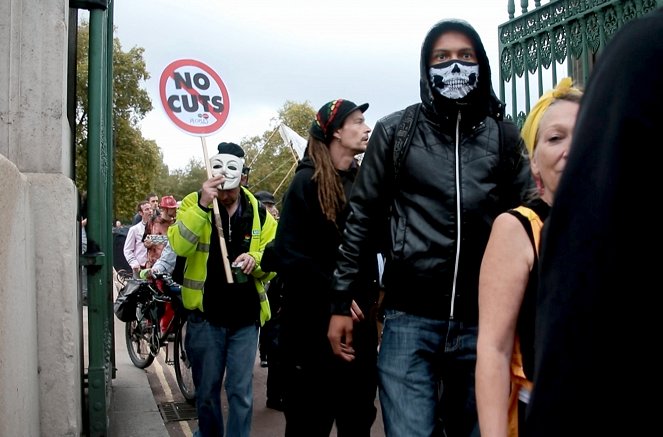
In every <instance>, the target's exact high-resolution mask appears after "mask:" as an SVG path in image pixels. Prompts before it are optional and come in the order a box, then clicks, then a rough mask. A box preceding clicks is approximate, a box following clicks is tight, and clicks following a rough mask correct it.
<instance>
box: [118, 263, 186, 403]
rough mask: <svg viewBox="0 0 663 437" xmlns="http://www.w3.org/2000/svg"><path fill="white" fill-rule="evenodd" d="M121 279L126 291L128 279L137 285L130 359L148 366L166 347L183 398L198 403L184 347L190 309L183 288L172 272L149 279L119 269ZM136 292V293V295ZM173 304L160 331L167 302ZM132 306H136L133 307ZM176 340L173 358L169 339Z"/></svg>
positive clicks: (129, 325) (129, 327)
mask: <svg viewBox="0 0 663 437" xmlns="http://www.w3.org/2000/svg"><path fill="white" fill-rule="evenodd" d="M117 279H118V282H119V283H120V284H121V285H122V287H123V290H124V289H125V286H126V285H127V284H128V282H129V281H135V284H133V285H134V286H135V287H137V289H136V291H135V292H134V293H132V299H133V300H135V317H130V318H131V319H133V320H130V321H126V322H125V339H126V344H127V351H128V352H129V358H130V359H131V362H132V363H133V364H134V366H136V367H138V368H139V369H145V368H147V367H149V366H150V365H151V364H152V363H153V362H154V359H155V358H156V356H157V355H158V354H159V351H160V350H161V348H162V347H164V348H165V349H166V364H168V365H172V366H174V367H175V379H176V380H177V385H178V387H179V389H180V391H181V392H182V395H183V396H184V399H185V400H186V401H187V402H188V403H190V404H193V403H194V402H195V387H194V384H193V377H192V375H191V364H190V362H189V360H188V358H187V354H186V350H185V348H184V338H185V336H186V319H187V311H186V309H185V308H184V306H183V305H182V301H181V287H180V286H179V284H177V283H176V282H174V281H173V280H172V278H171V277H170V275H169V274H167V273H166V274H157V275H154V277H151V278H149V279H134V278H133V277H132V274H131V272H126V271H119V272H118V275H117ZM134 294H135V296H134ZM168 303H170V304H171V305H172V306H173V310H174V315H173V317H172V318H171V320H170V321H169V323H168V326H167V327H166V329H165V330H164V332H163V333H162V332H161V323H160V322H161V320H162V318H163V317H164V315H166V316H167V314H168V313H167V311H166V310H167V305H166V304H168ZM131 309H133V307H132V308H131ZM171 341H172V342H173V357H172V358H171V357H170V353H169V347H168V344H169V342H171Z"/></svg>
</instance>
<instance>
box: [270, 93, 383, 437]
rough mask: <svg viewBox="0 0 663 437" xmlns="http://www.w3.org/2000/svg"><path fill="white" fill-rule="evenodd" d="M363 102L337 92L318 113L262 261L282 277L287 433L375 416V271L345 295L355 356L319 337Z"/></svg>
mask: <svg viewBox="0 0 663 437" xmlns="http://www.w3.org/2000/svg"><path fill="white" fill-rule="evenodd" d="M367 108H368V103H364V104H363V105H356V104H355V103H353V102H351V101H350V100H345V99H336V100H332V101H330V102H328V103H325V104H324V105H323V106H322V107H321V108H320V110H319V111H318V112H317V114H316V117H315V120H314V121H313V122H312V124H311V128H310V130H309V138H308V146H307V149H306V152H305V157H304V158H303V159H302V160H301V162H300V163H299V165H298V166H297V170H296V172H295V175H294V177H293V179H292V182H291V183H290V186H289V187H288V190H287V192H286V194H285V197H284V200H283V208H282V210H281V218H280V220H279V226H278V230H277V233H276V238H275V239H274V243H273V245H270V247H268V248H267V250H266V251H265V258H264V263H265V264H264V265H265V268H268V269H269V270H275V271H276V272H277V273H278V277H279V278H280V279H281V280H282V281H283V300H282V302H281V304H282V305H281V307H282V308H281V331H280V335H279V342H280V347H281V352H282V357H283V365H284V372H285V383H284V393H283V399H284V403H283V406H284V413H285V418H286V429H285V435H286V436H287V437H299V436H302V437H304V436H305V437H321V436H329V434H330V432H331V430H332V427H333V425H334V421H336V429H337V435H338V436H339V437H346V436H355V437H357V436H364V437H369V436H370V430H371V426H372V425H373V422H374V420H375V417H376V408H375V405H374V401H375V396H376V392H377V375H376V368H375V359H376V354H377V351H376V349H377V333H376V330H375V325H374V324H373V323H371V321H370V320H368V317H367V316H365V315H367V314H368V313H369V311H370V309H371V307H372V306H373V304H374V303H375V301H376V300H377V287H375V286H374V284H372V283H371V280H372V279H375V276H371V278H370V279H367V280H366V282H362V286H361V287H357V292H356V293H355V294H354V295H353V296H352V297H353V301H352V311H353V314H354V322H355V323H356V324H357V328H356V329H357V333H356V336H355V348H356V351H357V359H356V360H355V361H354V362H352V363H348V362H345V361H342V360H339V359H338V358H336V357H335V356H334V355H333V353H332V350H331V347H330V344H329V341H328V340H327V327H328V325H329V316H330V313H329V305H330V301H329V286H330V281H331V275H332V272H333V270H334V266H335V261H336V251H337V249H338V245H339V243H340V242H341V236H342V233H343V229H344V228H345V219H346V217H347V214H348V212H349V209H348V206H347V199H348V196H349V194H350V190H351V189H352V186H353V183H354V180H355V178H356V175H357V171H358V170H359V166H358V163H357V160H356V156H357V155H358V154H361V153H363V152H364V151H365V150H366V145H367V143H368V138H369V133H370V131H371V129H370V127H368V125H367V124H366V121H365V118H364V111H366V109H367ZM360 173H361V172H360ZM370 261H372V262H375V255H374V254H373V255H372V256H371V257H370ZM372 287H373V288H375V293H372V292H371V291H372Z"/></svg>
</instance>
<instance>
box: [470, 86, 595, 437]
mask: <svg viewBox="0 0 663 437" xmlns="http://www.w3.org/2000/svg"><path fill="white" fill-rule="evenodd" d="M581 97H582V92H581V91H580V90H579V89H578V88H576V87H573V86H572V80H571V78H568V77H567V78H564V79H562V80H561V81H560V83H559V84H558V85H557V86H556V87H555V89H553V90H551V91H549V92H547V93H545V94H544V95H543V96H541V98H540V99H539V101H538V102H537V103H536V105H535V106H534V108H532V110H531V111H530V113H529V115H528V117H527V119H526V120H525V123H524V125H523V128H522V131H521V134H522V136H523V139H524V141H525V146H526V147H527V152H528V154H529V158H530V167H531V171H532V176H533V178H534V181H535V183H536V187H537V192H536V193H533V195H532V196H531V197H532V198H531V200H530V201H528V202H526V204H524V205H522V206H520V207H518V208H515V209H512V210H509V211H507V212H505V213H502V214H500V215H499V216H498V217H497V218H496V219H495V222H494V223H493V227H492V230H491V234H490V239H489V240H488V245H487V246H486V251H485V253H484V256H483V261H482V264H481V272H480V276H479V337H478V343H477V367H476V396H477V408H478V413H479V427H480V430H481V436H482V437H486V436H488V437H495V436H502V437H504V436H511V437H512V436H517V435H518V429H519V428H521V427H522V424H523V423H524V411H525V410H524V407H525V406H526V404H527V402H528V400H529V393H530V391H531V388H532V383H531V380H532V376H533V371H532V370H533V369H532V367H533V360H534V352H533V345H534V314H535V304H536V289H537V287H538V280H537V277H538V268H537V264H538V248H539V239H540V233H541V228H542V226H543V222H544V221H545V219H546V217H547V216H548V212H549V211H550V207H551V206H552V203H553V199H554V196H555V191H556V190H557V185H558V183H559V179H560V177H561V175H562V171H563V170H564V166H565V165H566V160H567V156H568V153H569V146H570V145H571V140H572V138H573V130H574V127H575V122H576V117H577V114H578V108H579V106H580V99H581ZM521 429H522V428H521Z"/></svg>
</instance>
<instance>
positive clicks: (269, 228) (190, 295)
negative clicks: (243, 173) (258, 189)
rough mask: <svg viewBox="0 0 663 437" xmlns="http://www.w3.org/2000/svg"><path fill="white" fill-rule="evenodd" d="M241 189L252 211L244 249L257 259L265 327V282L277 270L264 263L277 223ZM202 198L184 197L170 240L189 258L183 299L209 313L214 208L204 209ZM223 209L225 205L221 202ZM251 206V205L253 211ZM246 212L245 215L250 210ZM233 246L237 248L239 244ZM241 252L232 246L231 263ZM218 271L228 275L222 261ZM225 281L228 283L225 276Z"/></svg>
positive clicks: (256, 279)
mask: <svg viewBox="0 0 663 437" xmlns="http://www.w3.org/2000/svg"><path fill="white" fill-rule="evenodd" d="M241 190H242V192H241V193H240V202H241V205H242V207H243V209H245V210H246V211H252V226H251V234H250V236H249V235H246V239H249V238H250V242H249V244H248V248H247V249H248V251H247V250H243V252H248V254H249V255H250V256H251V257H253V258H254V259H255V260H256V267H255V269H254V270H253V272H251V277H252V279H253V284H254V285H255V290H256V292H257V293H258V297H259V301H260V325H261V326H262V325H264V323H265V322H266V321H267V320H269V319H270V318H271V312H270V309H269V301H268V299H267V293H266V292H265V284H266V283H267V282H269V280H270V279H271V278H273V277H274V276H275V273H271V272H263V271H262V269H261V267H260V263H261V260H262V255H263V251H264V250H265V246H266V245H267V243H269V242H270V241H271V240H273V239H274V236H275V235H276V225H277V222H276V220H275V219H274V218H273V217H272V216H271V214H269V213H266V212H265V211H263V213H264V214H260V208H262V207H261V206H259V204H258V200H257V199H256V198H255V197H254V196H253V194H251V192H250V191H249V190H247V189H246V188H244V187H242V188H241ZM198 199H199V193H198V192H194V193H191V194H189V195H187V196H186V197H185V198H184V199H183V200H182V203H181V205H180V208H179V210H178V212H177V221H176V222H175V224H173V225H172V226H170V228H168V240H169V242H170V245H171V246H172V248H173V251H174V252H175V253H176V254H177V255H179V256H183V257H186V264H185V267H184V280H183V281H182V301H183V304H184V307H185V308H187V309H189V310H199V311H201V312H203V313H206V309H205V308H204V306H203V301H204V300H205V301H206V302H208V301H209V300H208V299H203V297H204V294H205V289H204V285H205V281H206V279H207V277H208V271H207V268H208V266H207V264H208V258H209V253H210V247H211V237H212V226H213V222H212V216H213V211H212V210H210V209H208V208H202V207H201V206H200V205H199V203H198ZM220 208H221V209H222V208H223V206H222V205H220ZM247 208H250V210H248V209H247ZM263 210H264V208H263ZM220 213H221V214H225V211H223V210H222V211H220ZM242 214H243V215H245V214H246V213H242ZM261 219H262V220H261ZM248 220H251V217H248ZM247 226H248V225H247ZM233 247H235V248H236V246H233ZM240 253H242V252H240ZM237 255H239V253H232V251H231V250H230V246H229V245H228V256H229V262H232V261H233V260H234V259H235V257H236V256H237ZM218 271H220V272H221V273H220V274H222V275H225V270H224V266H223V264H222V263H221V262H220V263H219V266H218ZM218 271H217V270H216V269H215V272H214V274H216V275H217V276H218V275H219V273H218ZM224 278H225V276H224ZM223 282H224V283H225V284H227V283H226V282H225V279H224V280H223ZM225 284H224V285H225ZM225 286H230V285H225ZM212 292H215V291H212ZM207 310H208V311H207V313H210V312H211V311H215V310H217V309H216V308H214V309H207ZM231 311H232V310H231Z"/></svg>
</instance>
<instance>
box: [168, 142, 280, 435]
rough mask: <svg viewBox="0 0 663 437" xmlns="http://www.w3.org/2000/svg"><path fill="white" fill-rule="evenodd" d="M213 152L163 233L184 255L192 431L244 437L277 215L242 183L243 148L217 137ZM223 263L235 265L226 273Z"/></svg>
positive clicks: (266, 306) (266, 305) (267, 314)
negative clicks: (264, 264)
mask: <svg viewBox="0 0 663 437" xmlns="http://www.w3.org/2000/svg"><path fill="white" fill-rule="evenodd" d="M218 151H219V153H218V154H217V155H214V156H212V157H210V159H209V162H210V167H211V177H210V178H209V179H207V180H206V181H205V182H204V183H203V185H202V188H201V190H200V191H197V192H194V193H191V194H189V195H187V196H186V197H185V198H184V199H183V200H182V203H181V206H180V209H179V211H178V214H177V222H176V223H175V225H173V226H171V227H170V228H169V229H168V238H169V240H170V244H171V246H172V248H173V250H174V251H175V253H177V254H178V255H180V256H184V257H186V266H185V269H184V281H183V283H182V301H183V303H184V306H185V307H186V308H187V309H189V310H191V314H190V315H189V318H188V324H187V334H186V339H185V348H186V351H187V354H188V355H189V359H190V361H191V370H192V373H193V380H194V383H195V386H196V409H197V412H198V428H199V429H198V432H197V434H196V435H199V436H201V437H203V436H204V437H206V436H218V435H228V436H238V437H242V436H244V437H249V435H250V430H251V415H252V412H253V390H252V384H253V363H254V361H255V357H256V345H257V343H258V330H259V327H260V326H262V325H263V324H264V323H265V321H267V320H269V318H270V317H271V315H270V311H269V302H268V301H267V295H266V293H265V288H264V284H265V283H267V282H268V281H269V280H270V279H271V278H272V277H273V276H274V274H273V273H267V272H263V271H262V270H261V268H260V261H261V259H262V254H263V251H264V249H265V246H266V245H267V243H268V242H270V241H271V240H272V239H273V238H274V235H275V233H276V220H275V219H274V218H273V217H272V216H271V215H270V214H268V213H267V211H266V210H265V208H264V207H263V206H262V205H260V203H259V202H258V201H257V200H256V198H255V197H254V196H253V194H251V192H250V191H249V190H248V189H246V188H245V187H243V186H241V185H240V181H241V176H242V168H243V166H244V150H243V149H242V148H241V147H240V146H239V145H237V144H235V143H221V144H219V146H218ZM217 205H218V206H217ZM212 206H214V207H215V208H214V211H213V209H212ZM226 254H227V257H225V255H226ZM226 263H231V265H232V266H233V274H232V278H228V277H227V276H226V272H225V269H224V267H225V265H226ZM226 370H227V375H226V379H225V384H226V393H227V398H228V403H229V406H228V407H229V408H228V425H227V428H226V430H225V433H224V423H223V416H222V413H221V384H222V382H223V378H224V374H225V371H226Z"/></svg>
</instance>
